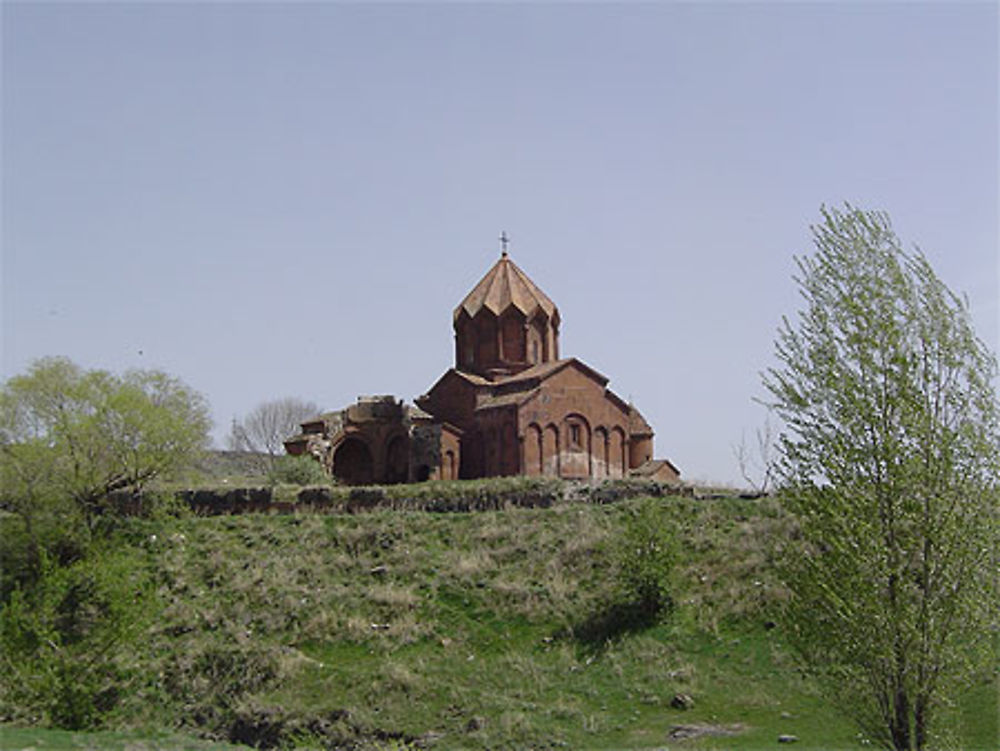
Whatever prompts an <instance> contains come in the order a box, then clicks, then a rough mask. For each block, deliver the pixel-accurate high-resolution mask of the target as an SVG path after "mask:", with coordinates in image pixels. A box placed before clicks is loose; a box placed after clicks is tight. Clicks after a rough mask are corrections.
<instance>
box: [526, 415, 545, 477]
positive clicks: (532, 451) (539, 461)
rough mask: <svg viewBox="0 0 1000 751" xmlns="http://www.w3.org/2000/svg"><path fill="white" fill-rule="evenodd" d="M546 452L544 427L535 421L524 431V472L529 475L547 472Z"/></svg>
mask: <svg viewBox="0 0 1000 751" xmlns="http://www.w3.org/2000/svg"><path fill="white" fill-rule="evenodd" d="M544 457H545V452H544V449H543V447H542V429H541V427H540V426H539V425H538V423H536V422H533V423H531V424H530V425H528V427H527V428H526V429H525V431H524V472H525V474H528V475H543V474H545V460H544Z"/></svg>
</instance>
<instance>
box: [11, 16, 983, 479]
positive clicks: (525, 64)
mask: <svg viewBox="0 0 1000 751" xmlns="http://www.w3.org/2000/svg"><path fill="white" fill-rule="evenodd" d="M997 17H998V10H997V5H996V4H995V3H992V2H989V3H978V4H974V3H947V4H929V3H885V4H873V3H779V4H741V3H717V4H676V3H654V4H643V5H639V4H607V5H597V4H583V5H575V4H547V5H543V4H517V5H514V4H497V5H484V4H461V5H460V4H437V5H431V4H426V5H424V4H407V5H347V4H335V3H310V4H258V3H254V4H249V3H247V4H239V3H225V4H213V5H208V4H181V3H169V4H161V5H157V4H148V3H141V4H140V3H115V4H112V3H99V4H97V3H95V4H69V5H60V4H52V3H45V4H19V3H9V2H7V3H4V5H3V10H2V24H3V27H2V32H3V40H2V41H3V60H2V62H3V81H2V83H3V91H2V97H3V99H2V105H3V119H2V126H3V131H2V146H3V154H2V156H3V167H2V178H3V198H2V209H3V215H2V219H3V227H2V243H3V264H2V275H3V276H2V285H3V286H2V295H3V300H2V334H3V353H2V354H3V356H2V370H3V375H4V376H5V377H6V376H9V375H12V374H14V373H17V372H21V371H23V370H24V368H25V367H26V366H27V365H28V363H30V362H31V361H32V360H33V359H35V358H37V357H41V356H44V355H56V354H58V355H66V356H69V357H71V358H72V359H74V360H75V361H77V362H78V363H80V364H81V365H84V366H87V367H103V368H109V369H113V370H123V369H126V368H129V367H157V368H163V369H165V370H167V371H168V372H170V373H172V374H174V375H177V376H179V377H181V378H182V379H184V380H185V381H186V382H188V383H189V384H191V385H192V386H193V387H195V388H197V389H198V390H200V391H202V392H203V393H204V394H205V395H206V396H207V397H208V399H209V400H210V402H211V404H212V407H213V411H214V416H215V420H216V424H217V427H216V435H217V436H218V437H220V438H221V437H222V436H223V435H224V434H225V433H226V431H227V429H228V425H229V422H230V420H231V419H232V418H233V416H237V415H242V414H244V413H246V412H247V411H249V410H250V409H251V408H253V407H254V406H255V405H256V404H257V403H259V402H260V401H263V400H266V399H270V398H276V397H281V396H285V395H294V396H300V397H303V398H308V399H312V400H315V401H317V402H318V403H320V404H321V405H322V406H324V407H329V408H336V407H341V406H343V405H345V404H347V403H349V402H352V401H353V400H354V399H355V397H356V396H357V395H358V394H366V393H393V394H396V395H397V396H399V397H403V398H406V399H407V400H408V401H410V400H412V399H413V398H414V397H415V396H417V395H419V394H421V393H423V392H424V391H425V390H426V389H427V388H428V387H429V386H431V385H432V384H433V383H434V381H435V380H436V379H437V378H438V377H439V376H440V375H441V374H442V373H443V372H444V371H445V369H446V368H447V367H449V366H450V365H451V364H452V359H453V340H452V330H451V311H452V309H453V308H454V306H455V305H456V304H457V303H458V302H459V301H460V300H461V298H462V297H463V296H464V295H465V294H466V292H468V291H469V290H470V289H471V288H472V286H473V285H474V284H475V283H476V281H478V279H479V278H480V277H481V276H482V275H483V274H484V273H485V272H486V270H487V269H488V268H489V267H490V265H491V264H492V263H493V262H494V261H495V260H496V258H497V257H498V255H499V244H498V242H497V240H496V238H497V236H498V235H499V233H500V231H501V230H506V231H507V232H508V233H509V234H510V236H511V238H512V243H511V255H512V257H513V259H514V260H515V261H516V262H517V263H518V264H519V265H520V266H521V267H522V268H523V269H524V270H525V271H526V272H527V273H528V274H529V275H530V276H531V277H532V278H533V279H534V280H535V281H536V282H537V283H538V284H539V285H540V286H541V287H542V289H544V290H545V291H546V292H547V293H548V295H549V296H550V297H552V299H553V300H554V301H555V302H556V304H557V305H558V306H559V309H560V312H561V315H562V319H563V327H562V353H563V354H564V355H567V356H568V355H572V356H576V357H579V358H580V359H582V360H584V361H585V362H587V363H588V364H590V365H591V366H593V367H594V368H596V369H597V370H599V371H601V372H603V373H604V374H605V375H607V376H608V377H610V378H611V387H612V388H613V389H614V390H616V391H617V393H619V394H620V395H621V396H623V397H626V398H629V397H631V398H632V399H633V400H634V401H635V403H636V404H637V405H638V407H639V408H640V409H641V410H642V411H643V413H644V414H645V416H646V417H647V419H648V420H649V421H650V422H651V423H652V425H653V427H654V428H655V429H656V431H657V454H658V455H660V456H665V457H669V458H671V459H672V460H673V461H674V462H675V463H676V464H678V465H679V466H680V468H681V469H682V471H683V472H684V474H685V476H686V477H687V478H688V479H692V480H720V481H724V480H736V479H738V476H739V473H738V471H737V468H736V464H735V461H734V460H733V455H732V445H733V444H734V443H736V442H738V441H739V440H740V436H741V433H742V432H743V431H744V430H746V431H751V430H752V429H753V428H754V427H755V426H757V425H759V424H760V423H762V422H763V419H764V415H763V411H762V409H761V408H760V407H758V406H756V405H755V404H754V403H753V401H752V399H753V397H755V396H760V395H761V388H760V385H759V383H760V379H759V375H758V374H759V372H760V371H761V370H762V369H763V368H765V367H766V366H767V365H768V364H769V363H770V358H771V352H772V342H773V338H774V333H775V330H776V328H777V326H778V323H779V321H780V318H781V316H782V314H792V313H794V311H795V310H796V308H797V306H798V299H797V291H796V289H795V287H794V284H793V282H792V280H791V275H792V273H793V271H794V263H793V256H794V255H795V254H802V253H805V252H808V251H809V250H810V235H809V229H808V228H809V225H810V224H811V223H814V222H816V221H817V220H818V218H819V207H820V205H821V204H823V203H827V204H840V203H842V202H844V201H850V202H851V203H853V204H855V205H858V206H862V207H866V208H881V209H885V210H887V211H889V213H890V214H891V216H892V218H893V222H894V225H895V227H896V230H897V232H898V234H899V235H900V236H901V238H902V239H903V240H904V242H906V243H908V244H910V243H917V244H919V245H920V246H921V248H923V250H924V251H925V252H926V254H927V255H928V257H929V258H930V259H931V262H932V263H933V264H934V266H935V268H936V269H937V270H938V273H939V274H940V275H941V276H942V277H943V278H944V280H945V281H946V282H947V283H948V284H949V285H950V286H951V287H952V288H953V289H955V290H957V291H962V292H965V293H967V294H968V295H969V298H970V300H971V304H972V307H973V311H974V315H975V320H976V324H977V328H978V331H979V333H980V335H981V336H982V337H983V338H984V339H985V340H987V341H988V342H990V343H991V344H992V345H993V346H994V347H996V343H997V339H998V307H997V299H998V284H1000V270H998V199H1000V196H998V179H997V174H998V97H997V87H998V55H997V49H998V23H997Z"/></svg>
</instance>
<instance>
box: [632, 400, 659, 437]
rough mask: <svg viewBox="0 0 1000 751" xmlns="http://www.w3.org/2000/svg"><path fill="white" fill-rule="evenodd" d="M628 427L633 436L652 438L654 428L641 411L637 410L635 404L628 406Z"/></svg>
mask: <svg viewBox="0 0 1000 751" xmlns="http://www.w3.org/2000/svg"><path fill="white" fill-rule="evenodd" d="M628 426H629V431H628V432H629V433H631V434H632V435H639V436H652V435H653V427H652V426H651V425H650V424H649V423H648V422H646V418H645V417H643V416H642V415H641V414H640V413H639V410H637V409H636V408H635V405H634V404H630V405H628Z"/></svg>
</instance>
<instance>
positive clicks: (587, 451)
mask: <svg viewBox="0 0 1000 751" xmlns="http://www.w3.org/2000/svg"><path fill="white" fill-rule="evenodd" d="M627 425H628V413H627V411H626V410H625V409H623V407H622V406H621V405H620V404H619V403H618V402H616V401H614V400H612V399H610V398H609V397H608V396H607V395H606V392H605V389H604V387H603V385H601V384H600V383H598V382H597V381H595V380H594V379H593V378H592V377H591V376H589V375H588V374H586V373H584V372H582V371H581V370H580V369H579V368H577V367H574V366H573V365H569V366H567V367H565V368H563V369H562V370H561V371H559V372H558V373H556V374H554V375H553V376H551V377H550V378H548V379H546V380H545V381H544V382H543V384H542V387H541V390H540V391H539V393H538V394H537V395H535V396H534V397H532V398H531V400H530V401H528V402H527V403H526V404H524V405H523V406H522V407H521V408H520V410H519V413H518V427H519V438H520V440H521V443H522V446H523V457H524V458H523V466H524V473H525V474H529V475H536V474H548V475H559V476H560V477H565V478H576V479H585V478H591V477H593V478H603V477H621V476H622V475H623V474H624V472H625V468H626V467H627V462H628V457H627V448H628V442H627V438H626V435H627V433H626V430H627Z"/></svg>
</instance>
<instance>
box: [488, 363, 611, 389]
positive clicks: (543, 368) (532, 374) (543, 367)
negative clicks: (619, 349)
mask: <svg viewBox="0 0 1000 751" xmlns="http://www.w3.org/2000/svg"><path fill="white" fill-rule="evenodd" d="M571 365H573V366H576V367H577V368H579V369H580V370H581V371H583V372H584V373H586V374H587V375H588V376H590V377H591V378H593V379H594V380H595V381H597V382H599V383H600V384H601V385H602V386H607V384H608V379H607V377H606V376H603V375H601V374H600V373H598V372H597V371H596V370H594V369H593V368H592V367H590V366H589V365H587V363H585V362H582V361H581V360H577V359H576V358H575V357H567V358H564V359H562V360H551V361H549V362H543V363H539V364H538V365H532V366H531V367H530V368H528V369H526V370H522V371H521V372H520V373H515V374H514V375H509V376H504V377H502V378H497V379H496V380H495V381H493V382H492V384H493V385H494V386H505V385H507V384H513V383H522V382H524V381H534V380H538V381H544V380H545V379H546V378H548V377H549V376H552V375H555V374H556V373H558V372H559V371H560V370H562V369H563V368H567V367H569V366H571Z"/></svg>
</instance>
